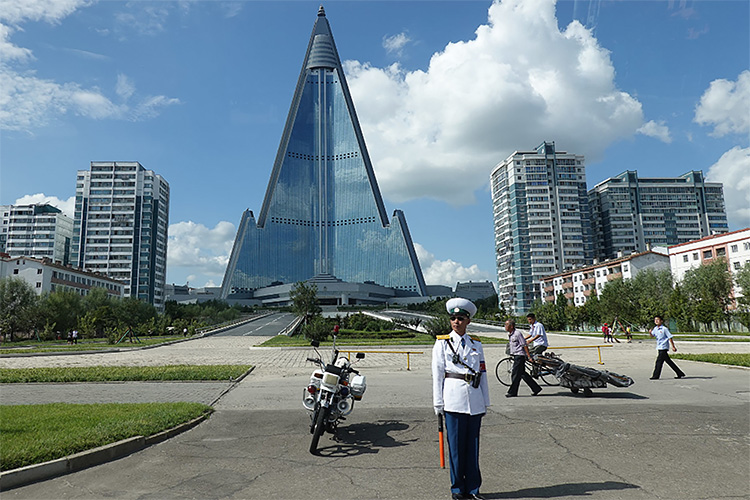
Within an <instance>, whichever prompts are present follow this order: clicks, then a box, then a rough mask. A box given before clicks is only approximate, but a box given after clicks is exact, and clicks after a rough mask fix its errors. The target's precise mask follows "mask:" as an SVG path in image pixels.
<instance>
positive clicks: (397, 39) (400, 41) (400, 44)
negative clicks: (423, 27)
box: [383, 33, 411, 56]
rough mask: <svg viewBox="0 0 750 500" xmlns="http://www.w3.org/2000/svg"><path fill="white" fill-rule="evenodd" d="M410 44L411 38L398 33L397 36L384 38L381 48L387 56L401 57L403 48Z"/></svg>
mask: <svg viewBox="0 0 750 500" xmlns="http://www.w3.org/2000/svg"><path fill="white" fill-rule="evenodd" d="M409 42H411V38H409V35H407V34H406V33H399V34H398V35H391V36H384V37H383V47H384V48H385V50H386V52H388V53H389V54H394V53H395V54H397V55H399V56H400V55H401V53H402V51H403V50H404V47H405V46H406V44H407V43H409Z"/></svg>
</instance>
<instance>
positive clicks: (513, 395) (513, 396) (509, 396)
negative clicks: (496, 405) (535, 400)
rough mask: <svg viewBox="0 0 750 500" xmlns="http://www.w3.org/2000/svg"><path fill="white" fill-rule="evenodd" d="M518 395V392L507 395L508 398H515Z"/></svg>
mask: <svg viewBox="0 0 750 500" xmlns="http://www.w3.org/2000/svg"><path fill="white" fill-rule="evenodd" d="M516 396H517V394H506V395H505V397H506V398H515V397H516Z"/></svg>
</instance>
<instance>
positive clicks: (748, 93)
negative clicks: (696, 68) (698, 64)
mask: <svg viewBox="0 0 750 500" xmlns="http://www.w3.org/2000/svg"><path fill="white" fill-rule="evenodd" d="M693 121H695V122H696V123H698V124H700V125H707V126H711V125H712V126H713V127H714V130H713V132H712V133H711V135H712V136H715V137H722V136H724V135H727V134H730V133H736V134H743V133H744V134H746V133H748V132H750V70H745V71H743V72H742V73H740V74H739V76H738V77H737V81H736V82H732V81H729V80H725V79H719V80H714V81H712V82H711V85H709V87H708V89H707V90H706V91H705V92H704V93H703V95H702V96H701V100H700V102H699V103H698V105H697V106H696V107H695V118H694V119H693Z"/></svg>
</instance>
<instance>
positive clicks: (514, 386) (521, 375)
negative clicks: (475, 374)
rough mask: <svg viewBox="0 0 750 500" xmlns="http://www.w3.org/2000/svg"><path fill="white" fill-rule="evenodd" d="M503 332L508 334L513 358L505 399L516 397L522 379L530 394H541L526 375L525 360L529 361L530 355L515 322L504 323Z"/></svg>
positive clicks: (537, 385)
mask: <svg viewBox="0 0 750 500" xmlns="http://www.w3.org/2000/svg"><path fill="white" fill-rule="evenodd" d="M505 331H506V332H508V344H509V345H510V355H511V356H513V371H512V372H511V377H510V388H508V393H507V394H506V395H505V397H506V398H514V397H516V396H518V386H519V385H521V380H522V379H523V381H524V382H526V385H528V386H529V388H530V389H531V393H532V394H533V395H534V396H536V395H537V394H539V393H540V392H542V388H541V387H540V386H539V384H537V383H536V381H535V380H534V379H533V378H531V375H529V374H528V373H526V358H529V359H531V353H530V352H529V346H528V345H527V344H526V339H525V338H524V335H523V333H521V331H520V330H516V322H515V320H512V319H509V320H508V321H506V322H505Z"/></svg>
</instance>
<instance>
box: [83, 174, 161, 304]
mask: <svg viewBox="0 0 750 500" xmlns="http://www.w3.org/2000/svg"><path fill="white" fill-rule="evenodd" d="M168 226H169V184H168V183H167V181H166V180H164V178H162V176H160V175H158V174H156V173H155V172H154V171H153V170H146V169H145V168H143V166H142V165H141V164H140V163H138V162H133V161H130V162H119V161H118V162H113V161H104V162H99V161H92V162H91V170H79V171H78V178H77V181H76V206H75V221H74V234H73V250H72V252H71V255H72V263H73V264H74V265H76V266H78V267H80V268H81V269H84V270H86V271H94V272H99V273H102V274H105V275H106V276H109V277H110V278H114V279H116V280H118V281H120V282H122V283H123V284H124V285H125V289H124V296H125V297H137V298H138V299H141V300H143V301H145V302H149V303H151V304H153V305H154V306H156V307H157V308H158V309H160V310H161V309H163V307H164V284H165V281H166V271H167V229H168Z"/></svg>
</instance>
